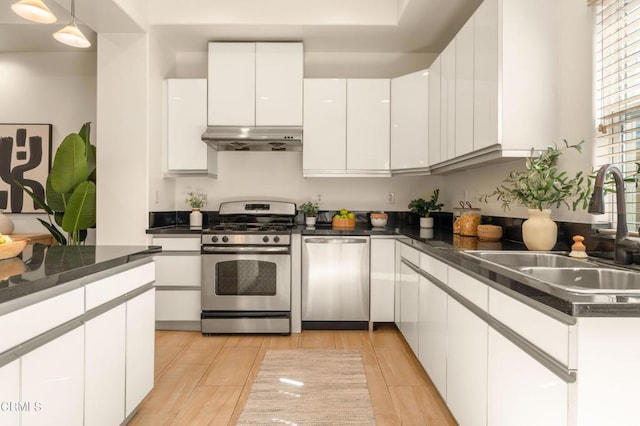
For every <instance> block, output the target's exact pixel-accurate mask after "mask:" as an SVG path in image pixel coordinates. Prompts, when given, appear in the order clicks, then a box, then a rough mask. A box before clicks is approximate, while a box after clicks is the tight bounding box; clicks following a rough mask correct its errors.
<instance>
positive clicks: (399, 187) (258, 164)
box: [151, 151, 443, 210]
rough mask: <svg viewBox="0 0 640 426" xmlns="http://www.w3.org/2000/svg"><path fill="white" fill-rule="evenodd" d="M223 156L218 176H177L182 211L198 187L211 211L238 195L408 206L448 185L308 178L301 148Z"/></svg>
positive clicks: (355, 206) (406, 179)
mask: <svg viewBox="0 0 640 426" xmlns="http://www.w3.org/2000/svg"><path fill="white" fill-rule="evenodd" d="M218 160H219V167H220V169H219V173H218V176H219V177H218V179H210V178H206V177H190V178H178V179H176V186H175V200H176V209H178V210H188V207H187V205H186V203H185V198H186V195H187V192H189V191H198V192H204V193H206V194H207V195H208V198H209V207H208V208H209V209H211V210H217V209H218V206H219V204H220V202H221V201H227V200H232V199H259V198H268V199H273V198H275V199H282V200H287V201H294V202H296V203H298V204H301V203H303V202H305V201H309V200H311V199H314V198H315V196H316V194H318V193H322V194H323V196H324V202H323V203H322V204H321V205H320V208H321V210H333V209H340V208H346V209H350V210H407V205H408V204H409V201H411V200H412V199H414V198H418V197H425V196H428V195H430V194H431V192H433V190H434V189H435V188H436V187H438V186H440V185H442V184H443V179H442V178H441V177H435V176H414V177H410V176H396V177H393V178H304V177H302V153H301V152H231V151H225V152H220V153H219V158H218ZM388 192H394V193H395V203H393V204H388V203H387V201H386V200H387V194H388ZM160 202H162V200H160ZM151 210H159V209H154V208H152V209H151Z"/></svg>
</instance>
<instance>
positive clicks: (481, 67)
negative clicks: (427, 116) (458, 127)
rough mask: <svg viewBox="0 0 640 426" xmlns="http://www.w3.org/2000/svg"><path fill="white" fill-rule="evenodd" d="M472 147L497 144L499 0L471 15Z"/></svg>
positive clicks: (484, 4)
mask: <svg viewBox="0 0 640 426" xmlns="http://www.w3.org/2000/svg"><path fill="white" fill-rule="evenodd" d="M473 21H474V37H473V41H474V48H473V54H474V55H473V56H474V61H473V148H474V149H476V150H477V149H482V148H485V147H488V146H491V145H494V144H497V143H498V0H484V1H483V2H482V3H481V4H480V6H478V9H477V10H476V12H475V13H474V15H473Z"/></svg>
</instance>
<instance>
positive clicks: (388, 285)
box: [369, 238, 395, 322]
mask: <svg viewBox="0 0 640 426" xmlns="http://www.w3.org/2000/svg"><path fill="white" fill-rule="evenodd" d="M370 264H371V273H370V280H371V309H370V311H369V318H370V321H372V322H393V320H394V307H395V306H394V305H395V302H394V297H395V286H394V280H395V240H394V239H392V238H385V239H382V238H380V239H379V238H372V239H371V263H370Z"/></svg>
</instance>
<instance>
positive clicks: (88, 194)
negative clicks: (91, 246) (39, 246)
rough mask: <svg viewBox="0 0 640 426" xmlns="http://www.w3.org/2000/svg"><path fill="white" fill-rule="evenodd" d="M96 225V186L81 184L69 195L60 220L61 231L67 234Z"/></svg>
mask: <svg viewBox="0 0 640 426" xmlns="http://www.w3.org/2000/svg"><path fill="white" fill-rule="evenodd" d="M95 224H96V184H95V183H93V182H91V181H86V182H82V183H81V184H80V185H78V187H77V188H76V189H75V191H73V194H71V198H69V202H68V203H67V209H66V211H65V212H64V217H63V218H62V229H64V230H65V231H67V232H69V233H73V232H76V231H78V230H79V229H87V228H91V227H92V226H94V225H95Z"/></svg>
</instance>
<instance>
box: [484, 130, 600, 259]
mask: <svg viewBox="0 0 640 426" xmlns="http://www.w3.org/2000/svg"><path fill="white" fill-rule="evenodd" d="M583 143H584V141H581V142H579V143H577V144H575V145H569V143H568V142H567V141H566V140H565V141H564V145H565V146H564V147H563V148H558V147H557V146H556V145H553V146H549V147H548V148H547V149H546V150H545V151H542V152H541V153H539V154H536V151H535V150H534V149H533V148H532V149H531V156H529V157H528V158H527V160H526V162H525V167H524V169H523V170H513V171H511V172H510V173H509V176H507V178H506V179H505V180H504V181H503V182H502V184H501V185H500V186H498V187H497V188H496V189H495V190H494V191H493V192H492V193H491V194H487V195H482V196H480V197H479V199H480V200H481V201H485V202H486V201H487V199H488V198H489V197H495V198H496V199H497V200H498V201H500V202H502V208H503V209H505V210H507V209H508V208H509V206H510V205H511V204H518V205H521V206H524V207H526V208H527V209H528V212H529V218H528V219H527V220H525V221H524V223H523V224H522V240H523V242H524V244H525V245H526V246H527V248H528V249H529V250H551V249H552V248H553V247H554V246H555V244H556V240H557V234H558V226H557V224H556V223H555V222H554V221H553V220H551V218H550V215H551V207H560V206H562V205H564V206H565V207H567V208H571V209H572V210H574V211H575V210H576V208H577V207H578V206H581V207H582V208H583V209H584V208H587V206H588V203H589V197H590V196H591V193H592V190H593V182H592V179H591V176H589V175H587V174H584V173H583V172H578V173H576V174H575V175H574V176H573V177H571V176H569V175H568V174H567V172H566V171H561V170H559V168H558V164H557V163H558V159H559V158H560V157H561V156H562V154H563V152H564V151H565V150H567V149H575V150H576V151H578V152H582V144H583Z"/></svg>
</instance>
